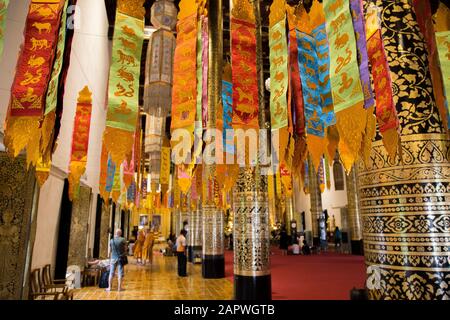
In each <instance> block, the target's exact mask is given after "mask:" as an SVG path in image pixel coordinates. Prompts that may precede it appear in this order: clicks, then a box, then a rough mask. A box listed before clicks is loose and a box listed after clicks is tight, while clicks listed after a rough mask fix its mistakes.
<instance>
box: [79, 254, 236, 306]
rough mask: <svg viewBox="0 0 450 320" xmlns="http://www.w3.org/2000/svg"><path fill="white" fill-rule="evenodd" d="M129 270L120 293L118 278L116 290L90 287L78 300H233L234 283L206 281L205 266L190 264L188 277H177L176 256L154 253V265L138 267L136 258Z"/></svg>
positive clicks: (126, 269)
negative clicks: (203, 276) (203, 273)
mask: <svg viewBox="0 0 450 320" xmlns="http://www.w3.org/2000/svg"><path fill="white" fill-rule="evenodd" d="M129 261H130V264H128V265H127V266H126V267H125V278H124V284H123V287H124V289H125V291H122V292H117V277H116V278H115V279H114V285H113V291H112V292H106V291H105V289H101V288H98V287H86V288H82V289H79V290H77V291H76V292H75V296H74V299H75V300H186V299H188V300H230V299H232V298H233V283H232V282H230V281H229V280H227V279H225V278H223V279H203V278H202V266H201V265H199V264H196V265H194V264H192V263H188V265H187V273H188V277H185V278H180V277H178V275H177V269H176V268H177V260H176V257H163V256H161V255H159V254H154V262H153V265H152V266H149V265H147V266H144V267H143V266H137V265H136V264H135V262H134V259H133V258H129Z"/></svg>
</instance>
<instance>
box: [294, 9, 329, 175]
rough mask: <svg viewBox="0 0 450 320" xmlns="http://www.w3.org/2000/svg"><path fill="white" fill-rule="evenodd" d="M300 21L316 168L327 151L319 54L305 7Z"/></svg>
mask: <svg viewBox="0 0 450 320" xmlns="http://www.w3.org/2000/svg"><path fill="white" fill-rule="evenodd" d="M298 14H299V19H300V21H302V23H301V26H299V27H300V29H298V30H297V46H298V53H299V55H298V63H299V68H300V79H301V81H302V91H303V102H304V106H305V120H306V133H307V136H306V142H307V147H308V151H309V153H310V154H311V157H312V158H313V162H314V165H315V166H314V167H315V168H318V167H319V161H320V159H321V157H322V154H323V153H324V150H325V143H324V136H325V132H324V129H325V124H324V122H323V114H322V107H321V98H320V90H319V77H318V74H319V71H318V66H317V61H318V58H317V53H316V44H315V40H314V38H313V37H312V36H311V33H312V30H311V25H310V21H309V17H308V15H307V14H306V11H305V9H304V8H303V7H300V12H299V13H298Z"/></svg>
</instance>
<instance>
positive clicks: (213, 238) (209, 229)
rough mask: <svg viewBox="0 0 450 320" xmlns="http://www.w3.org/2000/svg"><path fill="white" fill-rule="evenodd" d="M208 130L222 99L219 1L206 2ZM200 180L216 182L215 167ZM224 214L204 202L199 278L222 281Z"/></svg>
mask: <svg viewBox="0 0 450 320" xmlns="http://www.w3.org/2000/svg"><path fill="white" fill-rule="evenodd" d="M208 32H209V56H208V123H207V126H208V129H213V128H216V110H217V108H218V106H219V104H220V103H221V95H222V59H223V20H222V0H209V1H208ZM204 167H205V168H204V169H205V171H204V175H203V178H204V179H205V174H206V177H211V178H212V180H213V182H212V183H216V182H214V179H216V178H215V177H216V174H215V165H214V164H206V165H205V166H204ZM223 220H224V214H223V210H222V209H221V208H218V207H217V203H216V201H215V199H214V197H213V198H209V199H208V198H207V197H206V199H203V245H202V252H203V256H202V275H203V277H204V278H223V277H225V257H224V229H223Z"/></svg>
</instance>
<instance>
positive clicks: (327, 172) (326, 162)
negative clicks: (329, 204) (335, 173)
mask: <svg viewBox="0 0 450 320" xmlns="http://www.w3.org/2000/svg"><path fill="white" fill-rule="evenodd" d="M324 162H325V164H324V166H325V180H326V183H327V189H328V190H330V189H331V180H330V179H331V178H330V164H329V162H328V159H327V157H324Z"/></svg>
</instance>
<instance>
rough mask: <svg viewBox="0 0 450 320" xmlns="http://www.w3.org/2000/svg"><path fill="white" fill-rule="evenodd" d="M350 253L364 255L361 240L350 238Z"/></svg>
mask: <svg viewBox="0 0 450 320" xmlns="http://www.w3.org/2000/svg"><path fill="white" fill-rule="evenodd" d="M351 247H352V254H353V255H357V256H363V255H364V246H363V240H362V239H361V240H351Z"/></svg>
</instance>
